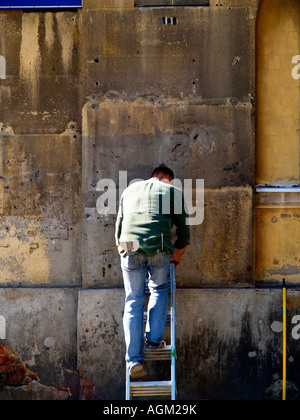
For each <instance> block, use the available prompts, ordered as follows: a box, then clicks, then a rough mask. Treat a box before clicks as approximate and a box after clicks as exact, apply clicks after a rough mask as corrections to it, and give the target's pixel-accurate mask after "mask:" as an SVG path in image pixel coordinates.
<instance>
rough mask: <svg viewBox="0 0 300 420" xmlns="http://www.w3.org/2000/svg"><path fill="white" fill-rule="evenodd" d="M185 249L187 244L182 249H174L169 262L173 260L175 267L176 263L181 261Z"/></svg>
mask: <svg viewBox="0 0 300 420" xmlns="http://www.w3.org/2000/svg"><path fill="white" fill-rule="evenodd" d="M186 249H187V246H186V247H185V248H182V249H175V252H174V255H173V257H172V258H171V260H170V261H171V262H173V263H174V264H175V268H177V266H178V264H180V263H181V258H182V256H183V254H184V253H185V250H186Z"/></svg>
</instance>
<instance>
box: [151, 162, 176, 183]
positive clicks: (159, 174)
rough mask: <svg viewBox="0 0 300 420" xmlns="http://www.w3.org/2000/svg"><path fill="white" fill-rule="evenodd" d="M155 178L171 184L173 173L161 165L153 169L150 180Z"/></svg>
mask: <svg viewBox="0 0 300 420" xmlns="http://www.w3.org/2000/svg"><path fill="white" fill-rule="evenodd" d="M153 177H156V178H159V179H161V180H162V181H165V182H169V183H170V182H171V181H173V179H174V172H173V171H172V169H170V168H168V167H167V166H166V165H164V164H162V165H160V166H158V167H157V168H155V169H154V171H153V172H152V175H151V178H153Z"/></svg>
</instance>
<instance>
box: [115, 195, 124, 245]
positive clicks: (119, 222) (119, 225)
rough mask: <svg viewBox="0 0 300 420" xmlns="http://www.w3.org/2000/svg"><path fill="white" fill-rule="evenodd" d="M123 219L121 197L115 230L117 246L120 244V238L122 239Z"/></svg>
mask: <svg viewBox="0 0 300 420" xmlns="http://www.w3.org/2000/svg"><path fill="white" fill-rule="evenodd" d="M122 220H123V200H122V197H121V200H120V205H119V211H118V216H117V221H116V230H115V240H116V245H117V246H119V245H120V243H119V239H120V236H121V231H122Z"/></svg>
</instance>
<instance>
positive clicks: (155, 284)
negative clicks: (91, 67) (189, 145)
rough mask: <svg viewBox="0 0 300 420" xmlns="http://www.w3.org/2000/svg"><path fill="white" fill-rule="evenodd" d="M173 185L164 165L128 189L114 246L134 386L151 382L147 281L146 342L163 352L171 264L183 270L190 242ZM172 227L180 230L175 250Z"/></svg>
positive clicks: (179, 195)
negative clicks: (181, 265) (146, 359)
mask: <svg viewBox="0 0 300 420" xmlns="http://www.w3.org/2000/svg"><path fill="white" fill-rule="evenodd" d="M173 179H174V174H173V171H172V170H171V169H169V168H168V167H166V166H165V165H161V166H159V167H158V168H156V169H155V170H154V171H153V173H152V175H151V177H150V179H148V180H146V181H138V182H135V183H133V184H131V185H130V186H129V187H128V188H126V190H125V191H124V193H123V194H122V197H121V200H120V207H119V212H118V217H117V222H116V243H117V246H118V250H119V253H120V256H121V267H122V273H123V279H124V288H125V311H124V318H123V326H124V334H125V343H126V358H125V360H126V363H127V369H129V373H130V377H131V379H132V380H139V379H143V378H145V377H146V376H147V372H146V370H145V368H144V364H143V359H144V326H143V316H144V304H145V282H146V278H147V276H148V278H149V284H148V285H149V290H150V299H149V304H148V320H147V326H146V333H145V341H146V349H148V350H150V351H151V350H152V349H153V350H157V349H160V348H163V347H164V346H165V343H164V342H163V341H162V335H163V332H164V330H165V326H166V316H167V306H168V275H169V268H170V260H171V262H174V263H175V265H177V264H179V263H180V261H181V257H182V255H183V254H184V252H185V250H186V248H187V246H188V245H189V241H190V232H189V226H188V225H187V224H186V221H187V218H188V215H187V213H186V211H185V204H184V197H183V193H182V191H181V190H180V189H178V188H175V187H174V186H172V185H171V184H170V183H171V181H172V180H173ZM173 225H175V226H176V228H177V229H176V236H177V239H176V241H175V244H173V242H172V231H171V229H172V226H173Z"/></svg>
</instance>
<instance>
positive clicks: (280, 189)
mask: <svg viewBox="0 0 300 420" xmlns="http://www.w3.org/2000/svg"><path fill="white" fill-rule="evenodd" d="M256 192H258V193H259V192H271V193H287V192H293V193H295V192H300V186H299V185H270V186H267V185H257V186H256Z"/></svg>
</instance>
